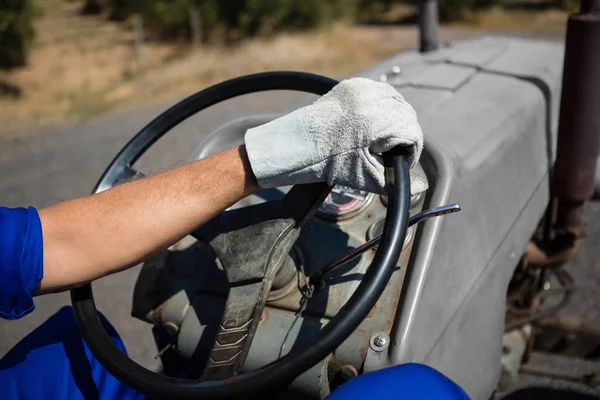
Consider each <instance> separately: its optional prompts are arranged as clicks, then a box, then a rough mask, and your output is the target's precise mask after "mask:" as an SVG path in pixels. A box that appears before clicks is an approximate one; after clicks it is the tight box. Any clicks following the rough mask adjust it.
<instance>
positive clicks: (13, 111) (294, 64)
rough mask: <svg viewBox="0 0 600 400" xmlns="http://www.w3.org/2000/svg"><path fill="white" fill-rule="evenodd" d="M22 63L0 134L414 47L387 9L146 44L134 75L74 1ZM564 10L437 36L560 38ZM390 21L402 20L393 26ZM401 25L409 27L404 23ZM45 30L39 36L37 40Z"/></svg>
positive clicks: (326, 70)
mask: <svg viewBox="0 0 600 400" xmlns="http://www.w3.org/2000/svg"><path fill="white" fill-rule="evenodd" d="M40 4H43V5H44V10H43V17H42V18H40V19H39V20H38V21H37V22H36V31H37V32H38V38H37V40H36V45H35V47H34V49H33V52H32V54H31V57H30V62H29V66H27V67H25V68H22V69H19V70H16V71H13V72H11V73H10V74H4V75H0V82H1V81H3V80H4V81H7V82H10V83H11V84H16V85H18V87H20V89H21V90H22V96H21V97H20V98H18V99H11V98H8V97H5V98H0V126H2V128H0V136H6V135H11V136H12V135H18V134H24V133H27V132H32V131H36V130H40V129H42V128H44V127H47V126H52V125H56V124H60V123H63V122H65V121H73V120H81V119H85V118H89V117H91V116H94V115H97V114H100V113H104V112H106V111H108V110H111V109H113V108H114V107H120V106H122V105H129V104H139V103H142V102H148V101H154V100H155V99H157V98H159V97H162V96H166V95H170V96H173V95H181V96H183V95H187V94H189V93H191V92H195V91H198V90H200V89H202V88H204V87H206V86H208V85H210V84H213V83H216V82H219V81H222V80H225V79H228V78H231V77H235V76H239V75H242V74H247V73H252V72H259V71H265V70H278V69H288V70H290V69H292V70H301V71H310V72H315V73H320V74H324V75H330V76H335V77H340V76H344V75H347V74H350V73H352V72H354V71H356V70H359V69H362V68H366V67H368V66H369V65H372V64H373V63H375V62H377V61H379V60H381V59H383V58H385V57H388V56H390V55H391V54H393V53H396V52H398V51H401V50H403V49H406V48H414V47H415V46H416V45H417V40H418V38H417V30H416V27H415V26H414V25H411V24H410V21H414V18H413V17H411V15H412V14H414V9H412V8H407V7H403V8H398V9H393V10H392V11H391V12H390V15H389V16H388V18H387V20H386V23H378V24H363V25H338V26H334V27H333V28H332V29H329V30H326V31H318V32H308V33H294V34H281V35H278V36H276V37H274V38H271V39H260V38H257V39H248V40H244V41H242V42H240V43H238V44H236V45H235V46H231V47H225V46H218V45H212V46H202V47H198V48H191V47H189V46H182V45H167V44H161V43H151V42H149V43H147V44H146V45H145V49H144V54H145V60H146V66H145V68H144V69H143V70H142V69H140V68H139V66H138V65H137V62H136V57H135V52H134V49H133V46H132V42H133V35H132V32H131V31H130V30H129V29H127V27H123V25H119V24H116V23H112V22H109V21H106V19H104V18H102V17H89V16H88V17H82V16H80V15H79V14H78V7H79V4H78V3H76V2H65V1H64V0H45V1H44V2H40ZM566 18H567V14H566V13H564V12H560V11H556V10H553V9H543V10H538V9H533V10H532V9H523V8H518V7H516V8H513V9H510V10H508V11H505V10H501V9H494V10H489V11H486V12H484V13H478V14H474V15H472V16H470V18H469V19H468V20H467V21H466V22H465V23H462V24H455V25H452V26H447V27H444V29H442V34H443V37H444V39H453V38H456V37H458V36H460V35H463V34H467V33H473V32H478V31H489V30H503V31H520V32H532V33H539V32H541V33H549V32H562V31H563V30H564V26H565V23H566ZM393 21H404V22H403V23H401V24H398V23H393ZM407 21H408V22H407ZM40 32H43V34H40Z"/></svg>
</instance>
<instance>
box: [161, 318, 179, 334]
mask: <svg viewBox="0 0 600 400" xmlns="http://www.w3.org/2000/svg"><path fill="white" fill-rule="evenodd" d="M163 328H164V329H165V331H167V333H168V334H169V335H177V332H179V327H178V326H177V325H175V324H174V323H173V322H170V321H169V322H166V323H164V324H163Z"/></svg>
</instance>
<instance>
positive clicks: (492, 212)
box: [363, 38, 563, 399]
mask: <svg viewBox="0 0 600 400" xmlns="http://www.w3.org/2000/svg"><path fill="white" fill-rule="evenodd" d="M494 40H495V39H493V38H486V39H485V41H484V42H481V41H479V42H478V41H469V43H470V45H471V46H473V48H472V49H473V50H475V49H476V48H477V47H478V46H479V47H481V43H485V44H486V45H490V46H492V47H495V48H496V51H497V52H496V53H494V54H493V55H491V54H488V56H486V57H481V58H480V59H479V60H477V59H476V58H477V57H473V59H472V60H471V62H475V63H477V64H479V67H480V68H482V71H481V72H480V73H479V74H477V75H476V76H475V77H473V78H472V79H470V80H469V81H468V83H466V84H464V85H463V86H461V87H460V88H459V89H458V90H456V91H454V92H452V93H451V95H450V96H448V95H445V96H443V95H441V94H440V95H435V93H432V91H423V93H422V94H421V90H422V89H415V88H401V89H400V92H401V93H403V94H404V95H405V97H406V98H407V100H408V101H409V102H411V104H413V105H414V107H415V109H416V111H417V113H418V115H419V121H420V122H421V124H422V126H423V131H424V133H425V136H426V146H425V149H426V153H425V155H424V157H423V158H422V164H423V166H424V168H425V170H426V172H427V173H428V179H429V184H430V188H432V189H433V190H430V192H429V196H428V199H427V200H426V201H427V202H428V205H427V207H434V206H439V205H441V204H444V203H447V202H454V201H458V202H460V203H461V205H462V207H463V212H462V213H459V214H456V215H453V216H450V217H446V218H441V219H437V220H431V221H428V222H426V223H424V224H423V226H421V227H420V228H419V229H420V233H419V235H418V240H417V243H416V246H417V247H416V248H415V251H413V259H412V263H411V264H412V265H411V270H410V271H409V272H408V273H407V278H406V281H405V286H404V289H403V290H404V292H403V295H402V299H401V302H400V307H399V309H398V312H397V314H396V321H395V325H394V330H393V343H394V345H393V346H391V347H390V349H389V351H388V358H387V359H385V358H384V360H386V361H387V362H381V361H380V362H379V367H385V366H387V365H393V364H398V363H402V362H408V361H417V362H426V363H427V364H429V365H431V366H433V367H436V368H438V369H440V370H441V371H442V372H443V373H445V374H447V375H448V376H450V377H451V378H452V379H454V380H456V381H457V382H458V383H459V384H460V385H462V386H463V387H464V388H465V389H466V390H467V392H468V393H469V395H470V396H472V397H473V398H475V399H484V398H485V399H487V398H488V397H489V395H490V393H491V391H492V390H493V388H494V386H495V383H496V381H497V378H498V375H499V370H500V349H501V341H502V333H503V326H504V320H503V318H504V304H505V294H506V288H507V284H508V281H509V279H510V277H511V275H512V273H513V270H514V267H515V265H516V263H517V261H518V258H519V257H520V255H521V253H522V251H523V247H524V245H525V244H526V243H527V241H528V239H529V237H530V235H531V233H532V232H533V230H534V229H535V227H536V225H537V222H538V221H539V219H540V218H541V216H542V215H543V213H544V211H545V207H546V204H547V201H548V198H549V188H548V179H547V173H548V166H549V165H550V164H551V163H552V161H553V154H554V152H551V153H550V154H549V152H548V151H547V146H548V140H550V146H552V142H553V141H554V140H555V137H556V136H555V135H556V130H555V125H554V123H552V121H550V119H551V118H552V117H551V115H549V113H550V112H551V110H552V109H553V108H554V107H555V102H557V101H558V97H559V93H560V87H559V86H560V80H559V77H560V70H561V68H562V57H563V53H562V47H561V45H560V44H554V43H551V44H547V43H539V42H537V43H535V42H531V41H527V40H521V39H507V38H499V39H496V40H497V43H498V45H497V46H493V44H494ZM469 43H466V44H461V45H460V46H456V47H455V48H456V49H457V50H455V51H457V52H458V53H459V54H457V55H456V56H453V54H452V52H453V49H452V48H450V49H448V48H446V49H443V50H442V51H440V52H438V53H437V56H438V58H437V60H436V59H435V57H431V56H430V57H422V59H421V63H422V66H423V68H424V69H425V68H430V67H431V64H430V63H431V62H432V61H433V62H442V61H445V62H447V61H448V60H450V62H454V61H458V60H462V61H469V60H468V57H465V56H464V55H465V54H468V50H466V49H467V47H468V45H469ZM536 46H539V48H537V50H536ZM500 49H501V50H500ZM461 53H462V54H463V56H461V55H460V54H461ZM490 53H492V52H490ZM542 56H543V58H542ZM461 57H462V58H461ZM517 59H519V60H517ZM525 59H527V60H525ZM392 63H393V64H394V65H400V66H401V65H410V66H411V68H415V65H416V64H417V63H418V55H416V54H414V53H409V54H406V56H404V55H402V56H399V57H396V58H395V59H394V60H388V61H386V65H385V66H389V65H390V64H392ZM385 66H384V67H385ZM509 67H510V68H509ZM380 68H381V65H380V66H376V67H375V68H373V69H371V70H370V71H365V73H364V74H363V75H366V76H371V77H373V78H376V77H377V75H376V74H379V73H380V72H381V71H380ZM488 68H489V72H488ZM370 73H373V74H372V75H370ZM512 73H518V75H519V77H515V76H511V74H512ZM524 77H527V78H528V79H522V78H524ZM532 78H533V79H532ZM536 79H537V80H538V82H536V81H535V80H536ZM557 81H558V82H557ZM543 86H546V87H547V90H544V87H543ZM440 92H441V91H440ZM446 93H447V92H446ZM422 98H426V100H423V99H422ZM549 158H550V159H549ZM415 253H416V254H415ZM367 357H368V356H367ZM368 361H372V360H368ZM365 366H366V370H369V369H371V368H372V369H377V368H378V367H377V363H376V362H374V363H371V362H366V363H365ZM367 366H368V368H367Z"/></svg>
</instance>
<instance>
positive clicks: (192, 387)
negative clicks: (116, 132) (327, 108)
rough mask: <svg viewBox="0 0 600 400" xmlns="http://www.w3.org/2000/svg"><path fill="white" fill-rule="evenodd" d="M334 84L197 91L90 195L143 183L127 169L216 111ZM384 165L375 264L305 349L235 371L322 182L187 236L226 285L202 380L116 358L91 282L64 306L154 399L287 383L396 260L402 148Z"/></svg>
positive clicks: (115, 369) (246, 80)
mask: <svg viewBox="0 0 600 400" xmlns="http://www.w3.org/2000/svg"><path fill="white" fill-rule="evenodd" d="M337 83H338V82H337V81H336V80H334V79H330V78H326V77H323V76H319V75H313V74H308V73H301V72H267V73H260V74H253V75H247V76H243V77H240V78H236V79H232V80H228V81H225V82H222V83H220V84H217V85H215V86H212V87H209V88H207V89H205V90H202V91H201V92H198V93H196V94H194V95H192V96H190V97H188V98H187V99H185V100H183V101H181V102H180V103H178V104H176V105H175V106H173V107H171V108H170V109H169V110H167V111H165V112H164V113H163V114H161V115H160V116H159V117H157V118H156V119H154V120H153V121H152V122H151V123H150V124H148V125H147V126H146V127H145V128H144V129H142V130H141V131H140V132H139V133H138V134H137V135H136V136H135V137H134V138H133V139H132V140H131V141H130V142H129V143H128V144H127V145H126V146H125V147H124V148H123V149H122V150H121V152H120V153H119V154H118V155H117V156H116V158H115V159H114V160H113V161H112V163H111V164H110V165H109V166H108V168H107V169H106V171H105V172H104V174H103V175H102V177H101V178H100V180H99V181H98V184H97V185H96V187H95V189H94V193H96V192H98V191H102V190H105V189H108V188H110V187H112V186H114V185H115V184H117V183H118V182H120V181H123V180H129V179H131V178H134V177H136V176H143V175H142V174H140V173H138V172H136V171H135V170H134V169H133V167H132V165H133V163H134V162H135V161H136V160H137V159H138V158H139V157H140V156H141V155H142V154H143V153H144V152H145V151H146V150H147V149H148V148H149V147H150V146H151V145H152V144H153V143H154V142H156V141H157V140H158V139H159V138H160V137H162V136H163V135H164V134H165V133H167V132H168V131H169V130H170V129H171V128H173V127H174V126H176V125H177V124H179V123H180V122H182V121H183V120H185V119H187V118H188V117H190V116H192V115H194V114H195V113H197V112H199V111H202V110H204V109H206V108H208V107H210V106H212V105H214V104H217V103H219V102H221V101H224V100H228V99H231V98H233V97H236V96H241V95H244V94H249V93H254V92H260V91H267V90H295V91H300V92H307V93H312V94H317V95H323V94H325V93H327V92H328V91H330V90H331V89H332V88H333V87H334V86H335V85H336V84H337ZM383 158H384V161H385V173H386V181H387V185H388V192H389V193H388V194H389V197H388V208H387V215H386V218H385V225H384V229H383V236H382V239H381V242H380V244H379V247H378V248H377V252H376V254H375V257H374V259H373V262H372V263H371V265H370V267H369V269H368V271H367V272H366V273H365V275H364V278H363V280H362V282H361V283H360V285H359V286H358V288H357V289H356V291H355V292H354V294H353V295H352V297H351V298H350V299H349V300H348V302H347V303H346V305H345V306H344V307H343V308H342V309H341V310H340V311H339V313H338V314H337V315H336V316H335V317H334V318H333V319H332V320H331V321H330V322H329V323H328V324H327V325H326V326H325V327H324V328H323V329H321V330H320V331H319V332H318V333H317V334H315V335H314V336H313V337H312V338H311V339H310V340H308V341H307V342H305V343H303V344H302V345H300V346H297V347H294V348H293V349H292V350H291V351H290V352H289V353H288V354H287V355H285V356H283V357H281V358H279V359H278V360H276V361H273V362H271V363H269V364H267V365H265V366H263V367H262V368H260V369H258V370H255V371H252V372H248V373H239V372H240V370H241V367H242V366H243V363H244V361H245V357H246V355H247V351H248V349H249V347H250V344H251V342H252V339H253V336H254V333H255V331H256V327H257V325H258V323H259V320H260V315H261V312H262V310H263V307H264V305H265V302H266V294H268V292H269V290H270V287H271V283H272V281H273V278H274V276H275V274H276V272H277V270H278V268H279V267H280V266H281V264H282V263H283V260H284V259H285V256H286V255H287V254H288V252H289V250H290V249H291V247H292V245H293V244H294V242H295V240H296V238H297V237H298V235H299V232H300V229H301V228H302V226H303V225H304V224H305V223H306V222H307V221H308V220H309V219H310V218H311V217H312V216H313V215H314V213H315V212H316V210H317V208H318V207H319V205H320V204H321V202H322V201H323V200H324V199H325V197H326V196H327V194H328V193H329V191H330V190H331V188H330V187H329V186H327V185H326V184H324V183H316V184H308V185H296V186H294V187H293V188H292V189H291V190H290V191H289V192H288V193H287V194H286V195H285V197H284V198H283V199H281V200H276V201H269V202H266V203H263V204H259V205H257V206H251V207H246V208H242V209H237V210H232V211H228V212H225V213H223V214H221V215H220V216H218V217H216V218H215V219H213V220H211V221H210V222H209V223H207V224H206V225H204V226H203V227H201V228H200V229H198V230H197V231H196V232H194V233H193V235H194V236H195V237H196V238H198V239H199V240H202V241H204V242H205V243H207V244H208V245H210V246H211V247H212V248H213V250H214V251H215V253H216V254H217V256H218V257H219V259H220V261H221V264H222V265H223V269H224V270H225V273H226V275H227V279H228V280H229V282H230V287H231V289H230V293H229V297H228V299H227V301H226V305H225V312H224V315H223V317H222V319H221V321H222V322H221V325H220V327H219V329H218V333H217V336H216V340H215V342H214V345H213V348H212V351H211V354H210V357H209V359H208V361H207V364H206V366H205V368H204V372H203V375H202V378H201V379H200V380H197V381H196V380H185V379H177V378H172V377H168V376H164V375H160V374H157V373H155V372H152V371H150V370H148V369H146V368H144V367H142V366H140V365H138V364H137V363H135V362H134V361H133V360H131V359H130V358H129V357H127V356H126V355H125V354H123V353H122V352H121V351H120V350H119V349H118V348H117V346H116V345H115V344H114V343H113V342H112V340H111V339H110V337H109V336H108V335H107V333H106V331H105V330H104V328H103V325H102V324H101V322H100V320H99V318H98V311H97V310H96V306H95V304H94V297H93V294H92V285H91V284H87V285H84V286H82V287H79V288H77V289H73V290H72V291H71V301H72V303H73V309H74V312H75V318H76V320H77V324H78V327H79V330H80V331H81V334H82V335H83V338H84V339H85V341H86V343H87V345H88V346H89V348H90V350H91V351H92V352H93V353H94V355H95V356H96V357H97V358H98V360H99V361H100V363H101V364H102V365H104V367H105V368H106V369H107V370H108V371H110V372H111V373H112V374H113V375H114V376H115V377H117V378H118V379H120V380H121V381H123V382H125V383H126V384H128V385H130V386H131V387H133V388H135V389H137V390H139V391H140V392H142V393H144V394H145V395H147V396H149V397H152V398H178V399H183V398H202V399H225V398H228V399H230V398H238V397H245V396H249V395H252V394H253V393H257V392H259V391H263V390H265V389H269V388H271V387H280V386H281V385H282V384H284V385H285V384H286V383H289V382H291V381H292V380H293V379H294V378H296V377H297V376H298V375H300V374H302V373H303V372H305V371H306V370H308V369H309V368H311V367H312V366H314V365H315V364H317V363H318V362H319V361H320V360H322V359H324V358H325V357H327V355H328V354H330V353H331V352H333V351H334V350H335V349H336V348H337V347H338V346H339V345H340V344H341V343H342V342H343V341H344V340H345V339H346V338H347V337H348V336H349V335H350V334H351V333H352V332H353V331H354V330H355V329H356V328H357V327H358V326H359V324H360V323H361V321H362V320H363V319H364V318H365V317H366V316H367V314H368V313H369V311H370V310H371V309H372V307H373V306H374V305H375V303H376V302H377V300H378V299H379V297H380V296H381V293H382V292H383V290H384V288H385V286H386V285H387V283H388V281H389V279H390V277H391V276H392V273H393V271H394V268H395V265H396V263H397V262H398V258H399V256H400V251H401V249H402V244H403V243H404V237H405V235H406V229H407V224H408V216H409V205H410V179H409V171H408V165H407V163H406V156H405V154H404V151H403V149H402V148H396V149H393V150H392V151H390V152H387V153H385V154H383Z"/></svg>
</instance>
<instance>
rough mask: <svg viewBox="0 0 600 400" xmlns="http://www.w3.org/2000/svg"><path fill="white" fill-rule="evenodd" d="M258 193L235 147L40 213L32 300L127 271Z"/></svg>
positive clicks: (241, 151)
mask: <svg viewBox="0 0 600 400" xmlns="http://www.w3.org/2000/svg"><path fill="white" fill-rule="evenodd" d="M259 189H260V187H259V186H258V184H257V183H256V178H255V177H254V174H253V173H252V169H251V168H250V165H249V163H248V158H247V156H246V152H245V148H244V146H241V147H236V148H233V149H230V150H227V151H224V152H222V153H219V154H216V155H213V156H211V157H207V158H204V159H202V160H199V161H195V162H192V163H189V164H185V165H183V166H180V167H177V168H175V169H172V170H169V171H166V172H163V173H160V174H158V175H155V176H150V177H147V178H144V179H140V180H138V181H134V182H128V183H124V184H122V185H119V186H116V187H114V188H112V189H109V190H107V191H104V192H101V193H98V194H95V195H93V196H89V197H85V198H80V199H75V200H69V201H65V202H62V203H58V204H56V205H53V206H50V207H47V208H44V209H41V210H40V211H39V216H40V220H41V224H42V233H43V242H44V245H43V249H44V250H43V251H44V253H43V259H44V262H43V278H42V280H41V281H40V282H39V284H38V286H37V288H36V290H35V292H34V294H36V295H39V294H44V293H50V292H56V291H61V290H67V289H69V288H71V287H73V286H77V285H79V284H82V283H85V282H90V281H92V280H94V279H98V278H100V277H103V276H106V275H109V274H112V273H115V272H118V271H121V270H123V269H126V268H128V267H130V266H133V265H135V264H137V263H138V262H140V261H142V260H144V259H145V258H147V257H148V256H149V255H151V254H153V253H154V252H156V251H158V250H161V249H164V248H166V247H168V246H170V245H172V244H173V243H175V242H177V241H178V240H179V239H181V238H182V237H183V236H185V235H186V234H187V233H189V232H191V231H193V230H194V229H195V228H196V227H198V226H200V225H202V224H203V223H204V222H206V221H208V220H210V219H211V218H212V217H214V216H215V215H217V214H219V213H220V212H221V211H223V210H224V209H226V208H227V207H229V206H231V205H232V204H234V203H235V202H236V201H238V200H240V199H241V198H243V197H245V196H248V195H250V194H252V193H254V192H256V191H258V190H259Z"/></svg>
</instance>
